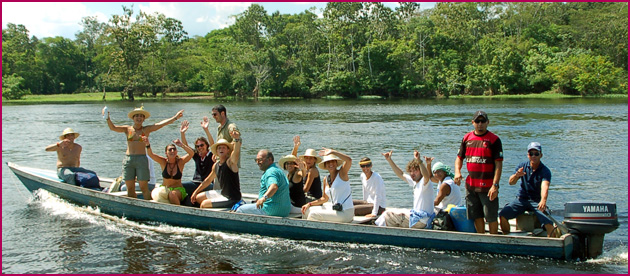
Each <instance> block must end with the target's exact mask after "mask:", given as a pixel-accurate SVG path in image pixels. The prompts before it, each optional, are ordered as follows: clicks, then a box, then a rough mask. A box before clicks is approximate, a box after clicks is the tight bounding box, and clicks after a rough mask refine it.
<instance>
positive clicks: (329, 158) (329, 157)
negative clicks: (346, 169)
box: [317, 154, 346, 170]
mask: <svg viewBox="0 0 630 276" xmlns="http://www.w3.org/2000/svg"><path fill="white" fill-rule="evenodd" d="M332 160H336V161H337V168H339V167H340V166H342V165H343V163H345V162H346V161H343V160H341V158H339V157H337V155H334V154H329V155H326V156H324V159H323V160H322V162H320V163H319V164H318V165H317V166H318V167H319V168H320V169H322V170H325V169H326V165H325V164H326V162H328V161H332Z"/></svg>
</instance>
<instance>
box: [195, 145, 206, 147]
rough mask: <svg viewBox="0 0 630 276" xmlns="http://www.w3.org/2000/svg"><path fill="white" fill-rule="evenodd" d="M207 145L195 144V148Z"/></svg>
mask: <svg viewBox="0 0 630 276" xmlns="http://www.w3.org/2000/svg"><path fill="white" fill-rule="evenodd" d="M205 145H206V144H199V145H195V148H200V147H203V146H205Z"/></svg>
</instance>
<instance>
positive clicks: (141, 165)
mask: <svg viewBox="0 0 630 276" xmlns="http://www.w3.org/2000/svg"><path fill="white" fill-rule="evenodd" d="M122 168H123V180H125V181H127V180H136V177H137V178H138V181H149V179H150V178H151V173H150V172H149V159H148V158H147V155H146V154H134V155H127V156H125V158H124V159H123V166H122Z"/></svg>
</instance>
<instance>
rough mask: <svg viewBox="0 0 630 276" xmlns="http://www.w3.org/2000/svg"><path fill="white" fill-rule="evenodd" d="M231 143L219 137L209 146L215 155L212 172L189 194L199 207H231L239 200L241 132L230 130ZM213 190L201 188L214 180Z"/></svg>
mask: <svg viewBox="0 0 630 276" xmlns="http://www.w3.org/2000/svg"><path fill="white" fill-rule="evenodd" d="M230 136H231V137H232V143H230V142H228V141H227V140H225V139H219V140H218V141H217V142H216V143H214V144H213V145H212V147H211V148H210V149H211V150H212V154H214V156H216V157H217V162H216V163H214V166H213V167H212V172H211V173H210V175H208V177H207V178H206V179H205V180H204V181H203V182H201V185H199V187H197V189H196V190H195V191H194V192H193V193H192V195H191V196H190V201H191V202H192V203H193V204H194V203H195V202H199V205H200V207H201V208H231V207H232V206H234V204H236V203H237V202H239V201H240V200H241V197H242V195H241V182H240V178H239V176H238V169H239V168H238V160H239V159H240V155H241V144H242V140H241V134H240V133H239V132H238V131H232V132H230ZM215 178H216V180H217V181H216V182H215V183H214V190H210V191H205V192H203V190H204V189H205V188H206V187H208V185H210V183H212V181H214V179H215Z"/></svg>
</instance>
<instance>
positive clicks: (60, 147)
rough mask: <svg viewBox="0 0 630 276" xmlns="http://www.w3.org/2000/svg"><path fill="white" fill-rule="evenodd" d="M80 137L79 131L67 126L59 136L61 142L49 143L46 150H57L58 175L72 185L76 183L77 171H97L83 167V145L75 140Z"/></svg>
mask: <svg viewBox="0 0 630 276" xmlns="http://www.w3.org/2000/svg"><path fill="white" fill-rule="evenodd" d="M77 137H79V133H78V132H74V130H72V129H71V128H66V129H64V130H63V132H62V133H61V136H59V140H61V141H60V142H57V143H55V144H52V145H49V146H47V147H46V151H56V152H57V176H58V177H59V178H60V179H62V180H63V181H64V182H66V183H68V184H72V185H77V184H76V173H77V172H82V173H93V174H94V175H96V173H95V172H93V171H90V170H86V169H84V168H81V151H82V150H83V148H82V147H81V145H79V144H77V143H75V142H74V139H76V138H77Z"/></svg>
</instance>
